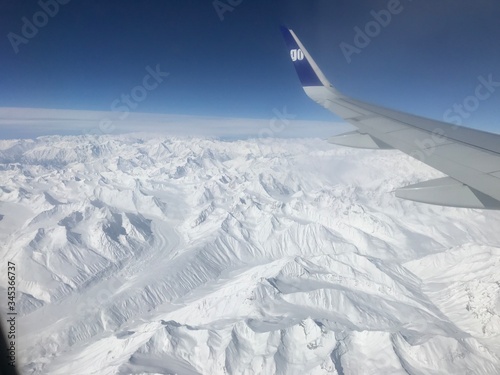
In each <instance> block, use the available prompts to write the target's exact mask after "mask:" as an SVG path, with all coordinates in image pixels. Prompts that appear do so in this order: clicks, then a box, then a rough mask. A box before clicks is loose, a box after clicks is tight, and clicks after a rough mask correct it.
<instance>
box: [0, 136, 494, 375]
mask: <svg viewBox="0 0 500 375" xmlns="http://www.w3.org/2000/svg"><path fill="white" fill-rule="evenodd" d="M439 176H440V174H439V172H436V171H435V170H433V169H431V168H429V167H427V166H425V165H423V164H421V163H420V162H418V161H416V160H414V159H411V158H410V157H408V156H405V155H403V154H402V153H400V152H397V151H365V150H356V149H348V148H343V147H338V146H333V145H330V144H328V143H326V142H325V141H323V140H320V139H275V140H267V141H263V140H244V141H243V140H240V141H221V140H211V139H198V138H168V137H164V136H147V135H142V136H141V135H121V136H118V135H117V136H101V137H95V136H92V137H90V136H87V137H84V136H72V137H60V136H49V137H41V138H38V139H36V140H9V141H0V243H1V249H2V251H1V261H2V263H1V264H2V265H3V266H5V267H6V265H7V262H8V261H11V262H14V263H15V264H16V267H17V271H16V272H17V292H18V298H17V310H18V316H17V333H18V342H17V360H18V362H19V363H20V369H21V370H22V373H23V374H51V375H68V374H74V375H77V374H83V375H90V374H99V375H101V374H102V375H106V374H178V375H186V374H208V375H217V374H245V375H254V374H255V375H257V374H264V375H267V374H280V375H288V374H291V375H294V374H300V375H304V374H317V375H319V374H338V375H342V374H346V375H347V374H419V375H420V374H498V373H500V317H499V315H500V231H499V228H500V212H497V211H481V210H468V209H456V208H446V207H439V206H431V205H425V204H418V203H413V202H409V201H403V200H399V199H397V198H396V197H395V196H394V193H393V191H394V189H396V188H398V187H402V186H405V185H408V184H411V183H416V182H418V181H423V180H427V179H431V178H436V177H439ZM0 275H1V279H0V288H1V290H2V295H4V296H5V289H6V286H7V274H6V272H1V273H0ZM1 305H2V307H3V313H4V315H3V316H5V313H6V305H5V304H4V303H2V304H1Z"/></svg>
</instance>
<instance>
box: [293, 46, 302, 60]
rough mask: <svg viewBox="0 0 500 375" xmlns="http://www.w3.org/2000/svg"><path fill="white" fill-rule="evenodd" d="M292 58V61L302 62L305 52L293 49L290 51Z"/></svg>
mask: <svg viewBox="0 0 500 375" xmlns="http://www.w3.org/2000/svg"><path fill="white" fill-rule="evenodd" d="M290 57H291V58H292V61H297V60H299V61H302V60H304V52H302V50H301V49H300V48H299V49H292V50H290Z"/></svg>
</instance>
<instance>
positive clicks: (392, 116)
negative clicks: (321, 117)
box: [281, 27, 500, 209]
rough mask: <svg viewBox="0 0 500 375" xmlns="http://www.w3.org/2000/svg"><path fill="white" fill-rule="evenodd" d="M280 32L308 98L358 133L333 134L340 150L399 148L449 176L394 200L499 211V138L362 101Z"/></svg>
mask: <svg viewBox="0 0 500 375" xmlns="http://www.w3.org/2000/svg"><path fill="white" fill-rule="evenodd" d="M281 32H282V33H283V37H284V39H285V42H286V45H287V47H288V49H289V52H290V58H291V60H292V62H293V65H294V67H295V70H296V71H297V74H298V76H299V79H300V81H301V83H302V87H303V89H304V91H305V92H306V94H307V95H308V96H309V97H310V98H311V99H312V100H314V101H315V102H316V103H318V104H320V105H321V106H323V107H325V108H326V109H328V110H330V111H331V112H333V113H335V114H337V115H338V116H340V117H342V118H344V119H345V120H346V121H347V122H349V123H350V124H352V125H354V126H355V127H356V128H357V131H355V132H350V133H346V134H342V135H339V136H335V137H332V138H330V139H329V142H330V143H335V144H339V145H343V146H350V147H360V148H371V149H391V148H394V149H398V150H401V151H403V152H404V153H406V154H408V155H410V156H412V157H414V158H416V159H418V160H420V161H422V162H423V163H425V164H427V165H429V166H431V167H433V168H435V169H437V170H439V171H441V172H443V173H445V174H446V175H448V176H449V177H445V178H439V179H436V180H431V181H425V182H422V183H418V184H415V185H411V186H407V187H404V188H401V189H398V190H396V196H397V197H399V198H403V199H408V200H413V201H416V202H423V203H430V204H437V205H443V206H451V207H464V208H486V209H500V135H498V134H494V133H488V132H484V131H480V130H475V129H470V128H465V127H461V126H456V125H451V124H448V123H445V122H441V121H436V120H431V119H427V118H424V117H419V116H415V115H411V114H408V113H404V112H399V111H395V110H392V109H388V108H384V107H380V106H376V105H373V104H369V103H365V102H362V101H359V100H356V99H353V98H350V97H347V96H345V95H343V94H342V93H340V92H339V91H338V90H337V89H336V88H334V87H333V85H332V84H331V83H330V82H329V81H328V80H327V78H326V77H325V75H324V74H323V73H322V72H321V70H320V69H319V67H318V65H317V64H316V63H315V62H314V60H313V59H312V57H311V55H310V54H309V53H308V52H307V50H306V49H305V48H304V46H303V44H302V43H301V42H300V40H299V39H298V37H297V36H296V35H295V33H294V32H293V31H292V30H290V29H287V28H285V27H281Z"/></svg>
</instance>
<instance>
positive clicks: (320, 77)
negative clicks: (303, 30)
mask: <svg viewBox="0 0 500 375" xmlns="http://www.w3.org/2000/svg"><path fill="white" fill-rule="evenodd" d="M280 29H281V33H282V34H283V37H284V38H285V43H286V45H287V47H288V50H289V51H290V58H291V60H292V62H293V65H294V66H295V70H296V71H297V75H298V76H299V79H300V82H301V83H302V86H303V87H310V86H325V87H330V88H333V86H332V85H331V84H330V82H328V80H327V79H326V77H325V75H324V74H323V72H321V70H320V69H319V67H318V65H317V64H316V63H315V62H314V60H313V58H312V57H311V55H310V54H309V53H308V52H307V50H306V49H305V48H304V45H303V44H302V43H301V42H300V40H299V38H297V35H295V33H294V32H293V31H292V30H291V29H288V28H286V27H284V26H281V27H280Z"/></svg>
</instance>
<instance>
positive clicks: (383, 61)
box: [0, 0, 500, 130]
mask: <svg viewBox="0 0 500 375" xmlns="http://www.w3.org/2000/svg"><path fill="white" fill-rule="evenodd" d="M42 1H43V0H42ZM221 2H222V3H229V1H228V0H221ZM233 3H238V1H236V0H233ZM388 3H389V1H386V0H384V1H378V0H366V1H365V0H360V1H352V0H329V1H326V0H288V1H285V0H242V1H241V2H240V4H239V5H236V6H234V7H233V8H234V9H233V10H232V11H230V12H229V11H228V12H226V13H224V20H221V19H220V17H219V15H218V14H217V12H216V9H215V7H214V2H213V1H212V0H207V1H205V0H172V1H165V0H164V1H158V0H156V1H155V0H149V1H144V0H142V1H139V0H120V1H111V0H109V1H97V0H86V1H78V0H72V1H69V2H68V4H66V5H60V9H59V11H58V13H57V14H56V15H55V16H54V17H53V18H50V19H49V21H48V23H47V25H46V26H44V27H41V28H40V29H39V30H38V33H37V35H36V36H34V37H33V38H31V39H29V42H28V43H27V44H21V45H19V52H18V53H17V54H16V53H15V52H14V50H13V47H12V45H11V43H10V42H9V39H8V37H7V35H8V33H9V32H13V33H16V34H18V35H22V33H21V27H22V25H23V21H22V18H23V17H26V18H27V19H29V20H31V19H32V17H33V15H34V14H35V13H36V12H38V11H40V5H39V4H38V1H35V0H26V1H22V2H17V1H16V2H2V3H0V35H1V43H0V63H1V69H0V107H7V106H8V107H43V108H63V109H88V110H110V109H111V104H112V103H113V101H114V100H116V99H118V98H120V95H122V94H127V93H130V92H131V90H132V89H133V88H134V87H135V86H137V85H138V84H140V83H141V81H142V79H143V77H144V76H145V75H146V74H147V72H146V67H147V66H151V67H155V66H156V65H157V64H159V65H160V67H161V70H162V71H165V72H168V73H169V74H170V75H169V76H168V78H166V79H165V81H164V82H163V83H161V84H160V85H159V86H158V88H156V89H154V90H152V91H150V92H148V96H147V98H146V100H144V101H142V102H141V103H139V104H138V106H137V107H136V108H134V111H137V112H159V113H167V114H170V113H171V114H191V115H209V116H227V117H245V118H270V117H272V116H274V114H273V109H274V108H279V109H282V108H283V107H287V109H288V112H289V113H292V114H294V115H296V116H297V119H302V120H307V119H311V120H332V121H337V120H338V118H336V117H335V116H334V115H332V114H330V113H329V112H327V111H326V110H324V109H322V108H321V107H319V106H318V105H317V104H315V103H314V102H312V101H311V100H310V99H309V98H307V97H306V96H305V94H304V92H303V91H302V89H301V87H300V84H299V81H298V79H297V77H296V76H295V72H294V70H293V66H292V64H291V62H290V61H289V55H288V51H287V50H286V48H285V46H284V43H283V40H282V37H281V34H280V31H279V25H280V24H285V25H287V26H289V27H291V28H292V29H293V30H294V31H295V32H296V33H297V35H298V36H299V38H300V39H301V41H302V42H303V43H304V45H305V46H306V48H307V49H308V50H309V52H310V53H311V54H312V56H313V57H314V58H315V60H316V61H317V63H318V64H319V66H320V67H321V68H322V70H323V71H324V73H325V75H326V76H327V77H328V78H329V80H330V81H331V82H332V83H333V84H334V85H336V86H337V88H339V89H340V90H341V91H343V92H344V93H346V94H348V95H351V96H353V97H356V98H358V99H362V100H365V101H369V102H374V103H378V104H381V105H384V106H388V107H391V108H395V109H400V110H404V111H409V112H412V113H415V114H420V115H424V116H427V117H432V118H436V119H442V118H443V114H444V112H445V111H446V110H447V109H448V108H450V107H451V106H452V105H453V104H454V103H463V101H464V99H465V98H467V97H468V96H469V95H474V93H475V88H476V86H477V85H478V84H479V81H478V77H480V76H483V77H485V78H487V77H488V76H489V75H492V77H493V79H494V80H495V81H497V82H500V46H499V43H498V41H499V40H500V22H498V20H499V19H500V2H498V1H497V0H491V1H490V0H479V1H472V0H471V1H465V0H441V1H439V0H418V1H417V0H413V1H410V0H401V7H402V8H403V11H402V12H401V13H399V14H397V15H394V16H393V18H392V20H391V22H390V23H389V24H388V25H387V27H385V28H382V30H381V32H380V34H379V35H377V36H376V37H374V38H373V39H372V40H371V42H370V43H369V44H368V46H367V47H366V48H363V49H362V51H361V53H359V54H355V55H353V56H352V62H351V63H348V62H347V61H346V59H345V57H344V55H343V53H342V51H341V49H340V48H339V45H340V44H341V43H342V42H345V43H349V44H354V36H355V31H354V28H355V27H360V28H362V29H364V27H365V26H366V24H367V22H369V21H371V20H373V16H372V14H371V13H370V12H371V11H372V10H375V11H380V10H382V9H387V4H388ZM496 90H498V92H497V91H495V92H493V93H492V95H491V98H489V99H487V100H482V101H481V102H480V104H479V107H478V108H477V110H474V111H472V113H470V116H468V118H467V119H466V120H465V121H464V122H465V124H468V125H471V126H474V127H478V128H483V129H487V130H495V129H500V105H499V104H500V88H497V89H496Z"/></svg>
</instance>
